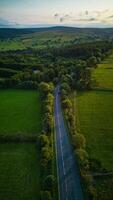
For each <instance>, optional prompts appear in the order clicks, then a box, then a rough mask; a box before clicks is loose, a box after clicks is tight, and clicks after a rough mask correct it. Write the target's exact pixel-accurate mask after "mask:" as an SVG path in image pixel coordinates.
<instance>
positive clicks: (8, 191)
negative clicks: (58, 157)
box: [0, 143, 40, 200]
mask: <svg viewBox="0 0 113 200" xmlns="http://www.w3.org/2000/svg"><path fill="white" fill-rule="evenodd" d="M39 176H40V171H39V164H38V151H37V148H36V146H35V144H13V143H12V144H0V199H2V200H10V199H11V200H37V199H39V191H40V183H39V182H40V181H39Z"/></svg>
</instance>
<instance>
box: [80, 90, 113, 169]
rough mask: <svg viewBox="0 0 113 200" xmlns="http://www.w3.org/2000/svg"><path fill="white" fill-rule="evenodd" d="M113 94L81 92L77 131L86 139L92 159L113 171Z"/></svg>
mask: <svg viewBox="0 0 113 200" xmlns="http://www.w3.org/2000/svg"><path fill="white" fill-rule="evenodd" d="M112 103H113V93H112V92H108V91H107V92H94V91H91V92H81V93H78V95H77V102H76V104H77V116H76V117H77V129H78V130H80V132H81V133H82V134H84V135H85V137H86V141H87V142H86V143H87V151H88V153H89V156H90V158H94V159H96V160H99V161H100V162H101V164H102V167H104V168H106V169H107V170H111V171H112V170H113V105H112Z"/></svg>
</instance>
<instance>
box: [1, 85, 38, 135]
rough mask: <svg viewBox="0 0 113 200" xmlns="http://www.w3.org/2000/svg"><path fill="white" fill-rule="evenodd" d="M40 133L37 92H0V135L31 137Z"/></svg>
mask: <svg viewBox="0 0 113 200" xmlns="http://www.w3.org/2000/svg"><path fill="white" fill-rule="evenodd" d="M40 131H41V103H40V95H39V93H38V91H30V90H10V89H9V90H0V134H5V135H7V134H8V135H16V134H24V135H32V134H37V133H40Z"/></svg>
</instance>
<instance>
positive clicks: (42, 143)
mask: <svg viewBox="0 0 113 200" xmlns="http://www.w3.org/2000/svg"><path fill="white" fill-rule="evenodd" d="M46 145H47V146H48V145H49V140H48V137H47V136H46V135H45V134H41V135H40V136H39V147H40V148H42V147H44V146H46Z"/></svg>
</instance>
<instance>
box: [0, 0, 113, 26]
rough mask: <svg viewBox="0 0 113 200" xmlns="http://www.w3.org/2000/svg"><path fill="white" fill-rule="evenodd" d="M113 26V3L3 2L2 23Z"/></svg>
mask: <svg viewBox="0 0 113 200" xmlns="http://www.w3.org/2000/svg"><path fill="white" fill-rule="evenodd" d="M8 22H9V23H17V24H44V25H46V24H47V25H48V24H50V25H53V24H55V25H70V26H79V27H86V26H87V27H90V26H91V27H92V26H94V27H95V26H97V27H108V26H113V0H98V1H97V0H0V23H3V24H7V23H8Z"/></svg>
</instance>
